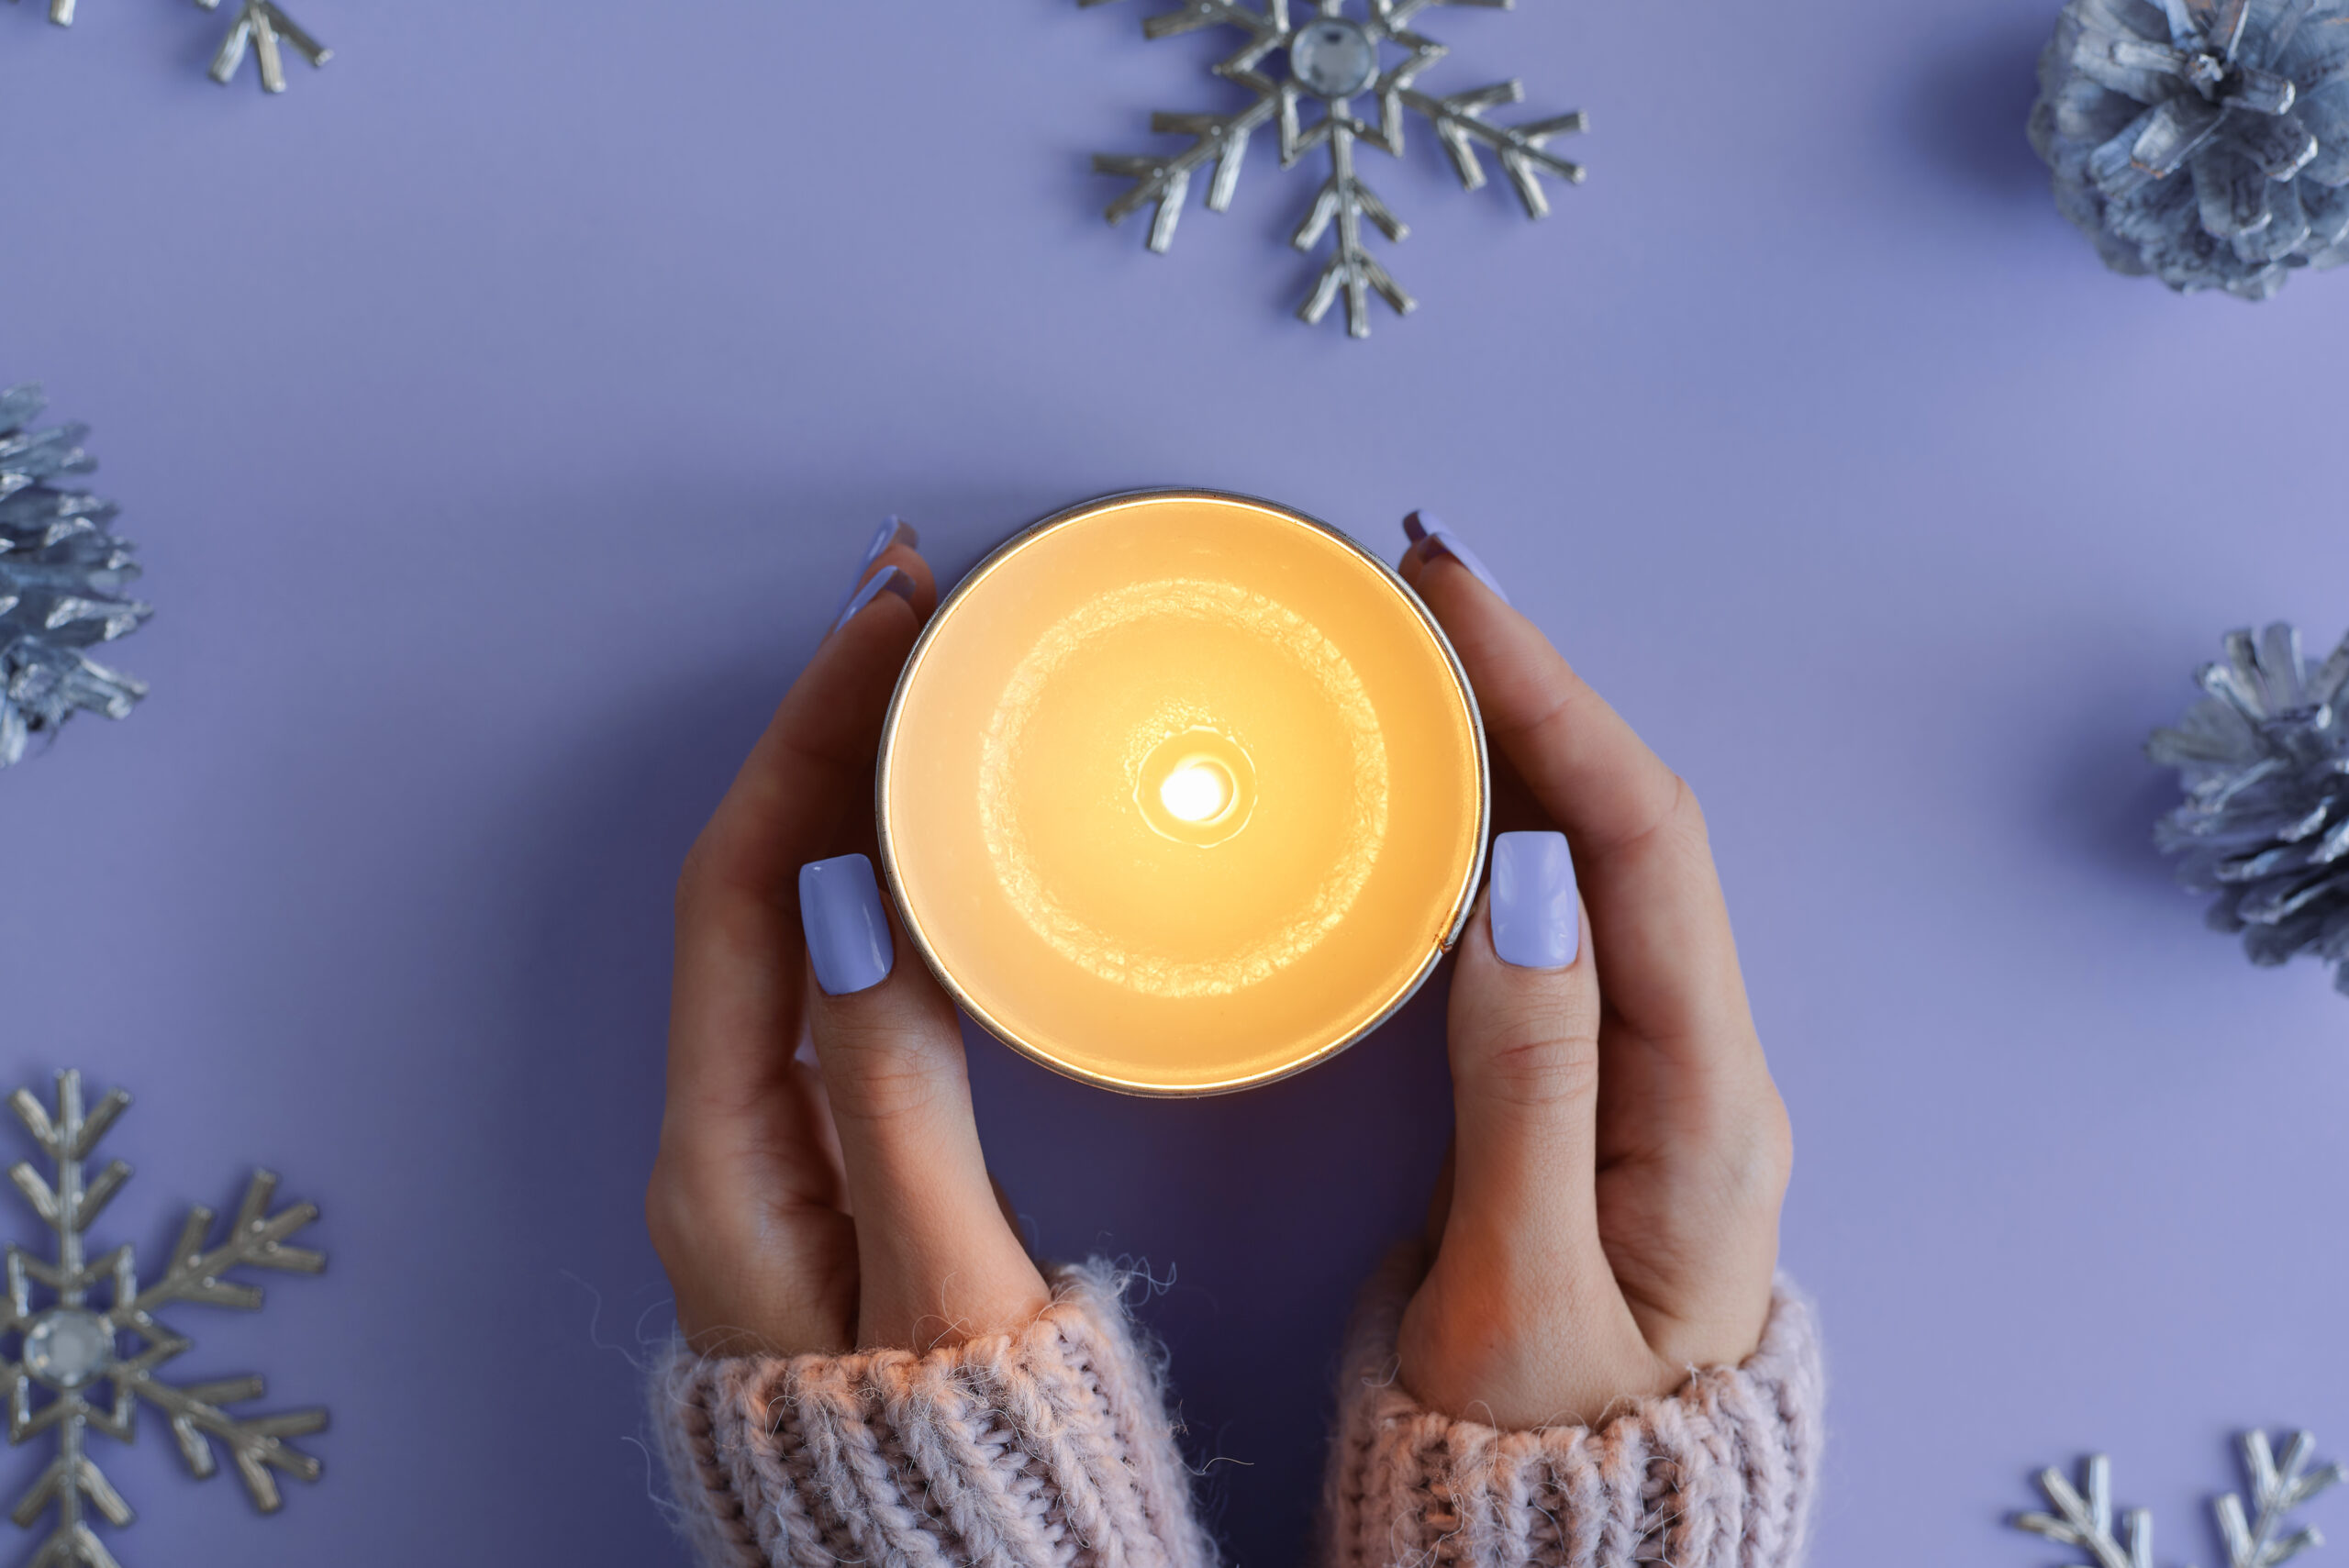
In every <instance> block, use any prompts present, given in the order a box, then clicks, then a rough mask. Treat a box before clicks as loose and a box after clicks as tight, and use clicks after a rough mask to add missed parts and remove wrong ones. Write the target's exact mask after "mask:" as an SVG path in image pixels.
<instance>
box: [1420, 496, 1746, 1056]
mask: <svg viewBox="0 0 2349 1568" xmlns="http://www.w3.org/2000/svg"><path fill="white" fill-rule="evenodd" d="M1413 516H1414V519H1415V522H1414V524H1413V525H1412V526H1413V527H1414V528H1416V529H1417V534H1418V537H1417V538H1416V539H1415V542H1414V544H1413V547H1412V549H1411V550H1410V552H1409V553H1408V555H1407V556H1406V557H1405V559H1404V576H1405V578H1406V580H1407V581H1408V582H1410V583H1411V584H1412V585H1413V586H1414V587H1415V588H1416V589H1417V590H1418V592H1419V596H1420V597H1421V598H1422V599H1423V600H1424V601H1425V602H1426V603H1427V606H1428V607H1429V608H1430V609H1431V611H1432V612H1434V614H1435V617H1436V618H1437V620H1438V621H1440V622H1441V623H1442V626H1443V628H1444V631H1445V633H1446V634H1447V635H1448V636H1449V637H1450V638H1451V639H1452V643H1453V648H1454V649H1455V650H1456V651H1458V653H1459V655H1460V662H1461V664H1462V666H1463V667H1464V669H1465V670H1466V671H1467V673H1468V678H1469V681H1470V683H1471V684H1473V685H1474V686H1475V693H1476V702H1477V706H1478V707H1479V708H1480V709H1481V711H1482V713H1483V716H1484V721H1485V728H1486V734H1487V735H1488V736H1489V737H1490V738H1491V739H1492V740H1493V742H1494V744H1495V745H1496V746H1497V748H1498V750H1499V751H1501V753H1502V754H1503V756H1504V757H1506V758H1507V760H1508V762H1509V763H1510V764H1511V765H1512V767H1513V768H1514V770H1515V772H1516V773H1517V774H1518V775H1519V776H1520V778H1521V779H1522V780H1523V782H1524V784H1525V786H1526V788H1527V790H1528V791H1529V792H1530V793H1531V795H1532V796H1533V798H1534V799H1535V800H1537V801H1538V802H1540V804H1541V806H1542V808H1543V809H1544V810H1545V811H1546V812H1547V813H1548V814H1549V816H1550V817H1551V818H1552V819H1553V821H1554V822H1555V823H1556V824H1557V826H1559V827H1560V828H1564V830H1565V832H1566V836H1567V838H1568V839H1570V840H1572V841H1573V844H1574V852H1575V860H1576V862H1577V863H1578V865H1579V868H1580V871H1581V878H1582V887H1583V892H1584V896H1585V897H1586V900H1587V901H1588V903H1589V906H1590V911H1591V917H1592V919H1593V921H1594V922H1596V924H1597V925H1598V929H1600V930H1602V931H1604V932H1605V933H1606V937H1607V959H1606V967H1605V972H1604V974H1603V980H1604V983H1605V989H1606V995H1607V1005H1608V1008H1609V1012H1610V1013H1611V1014H1613V1015H1615V1016H1618V1017H1620V1018H1622V1019H1623V1020H1624V1022H1625V1023H1626V1024H1628V1025H1629V1026H1630V1027H1631V1029H1632V1030H1633V1031H1634V1032H1635V1033H1636V1034H1638V1035H1640V1036H1641V1037H1642V1038H1643V1039H1644V1040H1648V1041H1649V1042H1651V1043H1653V1044H1656V1045H1659V1046H1662V1047H1664V1048H1665V1049H1667V1050H1672V1051H1677V1052H1679V1053H1680V1056H1681V1061H1680V1064H1681V1065H1683V1066H1686V1067H1688V1068H1690V1069H1692V1070H1698V1071H1702V1070H1706V1069H1709V1068H1721V1069H1726V1070H1734V1071H1738V1072H1750V1071H1751V1070H1752V1069H1753V1068H1755V1067H1758V1066H1759V1064H1760V1046H1759V1043H1758V1041H1756V1040H1754V1038H1753V1024H1752V1017H1751V1014H1750V1011H1749V1009H1748V1006H1747V1003H1746V997H1745V986H1744V981H1743V978H1742V976H1741V975H1740V973H1739V972H1738V965H1737V948H1736V943H1735V941H1734V940H1732V938H1731V932H1730V924H1729V912H1728V909H1727V907H1726V906H1725V905H1724V904H1723V902H1722V898H1721V892H1720V879H1719V878H1718V876H1717V875H1716V874H1715V873H1714V870H1713V861H1712V851H1711V849H1710V847H1709V844H1708V842H1707V840H1706V836H1705V826H1704V817H1703V815H1702V813H1701V812H1700V811H1699V810H1698V805H1697V800H1696V796H1695V795H1694V794H1693V793H1692V792H1691V791H1690V790H1689V789H1688V787H1687V784H1685V783H1683V782H1682V780H1681V779H1680V778H1679V777H1678V775H1676V774H1675V773H1673V771H1672V770H1671V769H1670V768H1667V767H1666V766H1664V762H1662V761H1661V760H1660V759H1658V758H1657V756H1656V755H1655V753H1654V752H1653V751H1650V750H1649V749H1648V747H1647V746H1646V744H1645V743H1644V742H1642V740H1640V738H1639V736H1638V735H1637V734H1636V733H1634V732H1633V730H1632V729H1631V726H1630V725H1628V724H1626V723H1625V722H1624V721H1623V719H1622V717H1621V716H1620V715H1619V714H1617V713H1616V712H1615V710H1614V709H1612V708H1610V707H1609V706H1607V704H1606V702H1605V701H1603V700H1602V699H1601V698H1600V697H1599V695H1598V693H1596V692H1594V691H1592V690H1591V688H1590V687H1589V686H1588V685H1587V684H1585V683H1584V682H1583V680H1582V679H1581V677H1579V676H1578V675H1576V674H1575V673H1574V671H1573V670H1572V669H1571V668H1569V667H1568V665H1567V663H1566V662H1565V661H1564V659H1562V658H1560V657H1559V656H1558V653H1557V651H1556V650H1555V649H1553V648H1552V647H1551V646H1550V643H1549V641H1548V639H1545V638H1544V637H1543V636H1542V632H1541V629H1540V628H1538V627H1536V626H1534V624H1533V623H1532V622H1531V621H1529V620H1527V619H1526V618H1525V617H1523V616H1521V615H1520V614H1519V613H1518V612H1517V611H1516V610H1515V609H1513V608H1511V607H1510V606H1509V605H1508V603H1507V602H1506V600H1504V599H1503V598H1502V597H1501V596H1500V595H1498V594H1497V592H1495V591H1493V589H1492V588H1491V587H1489V586H1488V585H1487V584H1490V583H1491V582H1492V577H1491V573H1489V572H1488V571H1486V570H1485V569H1484V567H1483V566H1482V563H1481V562H1475V557H1474V556H1473V555H1467V556H1466V559H1465V560H1464V559H1463V556H1464V554H1465V550H1464V546H1461V545H1460V544H1459V543H1458V541H1457V539H1456V538H1454V537H1453V536H1451V533H1450V530H1449V529H1447V528H1443V527H1442V525H1441V524H1436V523H1432V522H1431V521H1419V520H1418V519H1419V518H1420V517H1421V515H1420V514H1414V515H1413Z"/></svg>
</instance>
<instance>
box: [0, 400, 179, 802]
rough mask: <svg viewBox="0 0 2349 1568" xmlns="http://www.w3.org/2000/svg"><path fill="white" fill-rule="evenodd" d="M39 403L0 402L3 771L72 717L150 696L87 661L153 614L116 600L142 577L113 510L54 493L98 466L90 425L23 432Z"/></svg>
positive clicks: (79, 494)
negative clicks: (118, 533)
mask: <svg viewBox="0 0 2349 1568" xmlns="http://www.w3.org/2000/svg"><path fill="white" fill-rule="evenodd" d="M45 402H46V399H44V398H43V397H42V396H41V393H40V388H39V387H38V386H34V385H25V386H13V387H10V388H9V389H8V390H7V391H6V392H0V768H5V767H7V766H8V765H9V764H11V763H13V762H18V761H20V760H21V759H22V758H23V756H24V754H25V750H26V747H27V746H28V744H29V742H30V741H31V739H32V737H34V736H35V735H42V736H54V735H55V734H56V732H57V730H58V728H59V727H60V726H61V725H63V724H64V722H65V721H66V719H67V718H69V717H72V714H73V712H74V710H75V709H77V708H87V709H89V710H90V711H92V712H95V713H103V714H105V715H106V717H108V718H120V717H123V716H124V715H126V714H128V712H129V711H130V709H131V706H132V705H133V704H135V703H136V702H138V701H139V698H140V697H143V696H145V695H147V687H146V685H145V684H144V683H142V682H139V681H135V680H133V679H131V678H130V677H129V676H128V675H123V674H117V673H116V672H114V671H112V670H109V669H107V668H106V666H105V665H103V664H99V663H96V662H93V661H92V660H91V659H90V657H89V656H88V655H87V654H86V653H84V652H83V649H85V648H88V647H91V646H92V645H93V644H95V643H100V642H107V641H111V640H112V639H115V638H117V637H120V636H122V635H124V634H125V633H127V632H130V631H134V630H136V629H137V628H138V626H139V622H140V621H142V620H145V619H146V618H147V617H148V615H149V614H150V610H149V609H148V607H147V606H145V605H142V604H139V603H138V602H137V601H135V600H132V599H129V598H127V597H125V596H124V595H123V589H124V588H125V587H126V586H127V585H128V584H129V582H130V580H131V579H132V578H134V577H136V576H138V575H139V568H138V566H137V565H136V564H134V563H133V562H132V561H131V559H130V549H131V547H130V546H129V545H128V543H126V542H125V541H123V540H121V539H117V538H115V537H114V536H113V535H112V534H110V533H108V532H107V531H106V525H107V524H108V523H110V522H112V521H113V520H114V516H115V513H116V511H117V507H116V506H115V504H114V503H113V502H111V501H101V500H100V499H98V497H96V496H95V495H91V494H90V493H89V492H88V491H86V490H75V489H71V488H68V487H67V486H66V485H64V484H60V483H58V482H59V481H60V480H61V479H65V478H67V477H68V476H70V475H72V474H77V473H89V472H90V471H91V470H92V469H94V468H95V467H96V466H97V462H96V461H95V459H93V458H92V457H91V456H90V454H89V453H87V452H85V451H83V450H82V438H83V436H86V435H88V434H89V427H87V426H86V425H58V426H52V427H50V428H48V429H44V430H35V429H29V428H27V427H28V426H29V425H30V424H31V422H32V420H33V417H35V416H36V415H38V414H39V412H40V411H41V408H42V406H43V404H44V403H45Z"/></svg>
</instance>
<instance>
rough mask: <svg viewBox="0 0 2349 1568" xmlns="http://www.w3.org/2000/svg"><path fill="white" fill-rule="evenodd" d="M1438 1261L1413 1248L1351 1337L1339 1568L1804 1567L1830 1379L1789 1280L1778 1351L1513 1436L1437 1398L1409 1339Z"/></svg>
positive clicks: (1331, 1498) (1781, 1302) (1386, 1273)
mask: <svg viewBox="0 0 2349 1568" xmlns="http://www.w3.org/2000/svg"><path fill="white" fill-rule="evenodd" d="M1423 1272H1424V1269H1423V1262H1422V1259H1421V1256H1420V1254H1419V1249H1417V1248H1412V1249H1408V1250H1407V1251H1403V1252H1398V1253H1397V1254H1396V1255H1395V1256H1394V1257H1393V1258H1391V1259H1389V1260H1388V1262H1387V1264H1386V1267H1385V1268H1383V1269H1382V1270H1381V1271H1380V1273H1379V1274H1378V1276H1377V1277H1376V1278H1375V1279H1374V1280H1373V1281H1372V1283H1371V1284H1370V1285H1369V1287H1368V1288H1367V1289H1366V1290H1365V1291H1364V1297H1363V1302H1362V1306H1361V1307H1360V1309H1359V1310H1358V1311H1357V1313H1356V1315H1355V1320H1354V1324H1353V1329H1352V1330H1351V1332H1350V1334H1349V1336H1348V1342H1347V1347H1346V1357H1345V1362H1344V1367H1345V1371H1344V1374H1343V1382H1342V1383H1341V1386H1340V1389H1339V1396H1338V1398H1339V1410H1338V1434H1337V1440H1336V1442H1335V1443H1334V1444H1333V1445H1332V1449H1331V1452H1330V1476H1329V1485H1328V1490H1327V1493H1326V1496H1324V1499H1323V1503H1324V1509H1325V1513H1326V1516H1327V1517H1326V1519H1325V1521H1324V1528H1325V1529H1327V1531H1328V1537H1327V1540H1326V1546H1327V1551H1326V1553H1325V1555H1326V1557H1327V1560H1328V1561H1327V1563H1326V1568H1452V1565H1457V1568H1632V1565H1633V1564H1635V1563H1643V1562H1669V1563H1673V1564H1675V1568H1793V1564H1795V1563H1797V1562H1799V1561H1800V1560H1801V1557H1802V1549H1803V1537H1804V1533H1805V1529H1806V1526H1807V1524H1808V1522H1809V1511H1810V1498H1811V1492H1812V1490H1813V1488H1814V1487H1815V1485H1817V1480H1818V1474H1819V1452H1820V1407H1821V1404H1822V1402H1823V1398H1824V1380H1823V1378H1822V1376H1821V1373H1820V1357H1819V1345H1818V1340H1817V1338H1816V1334H1815V1331H1814V1329H1813V1326H1812V1322H1811V1314H1810V1309H1809V1307H1808V1306H1806V1305H1805V1304H1804V1302H1803V1301H1802V1299H1801V1298H1800V1297H1799V1296H1796V1295H1795V1294H1794V1292H1793V1289H1792V1287H1791V1286H1789V1285H1788V1284H1787V1282H1786V1281H1785V1280H1784V1279H1781V1280H1780V1281H1779V1282H1778V1285H1777V1288H1776V1292H1775V1293H1774V1295H1773V1298H1772V1301H1771V1306H1770V1318H1769V1322H1768V1324H1767V1326H1766V1327H1765V1329H1763V1334H1762V1344H1761V1348H1760V1349H1758V1350H1756V1351H1754V1352H1753V1355H1751V1356H1750V1357H1748V1358H1747V1359H1746V1360H1745V1362H1743V1363H1742V1364H1741V1365H1738V1366H1733V1367H1709V1368H1706V1369H1704V1370H1701V1371H1698V1372H1694V1373H1691V1374H1690V1376H1689V1379H1688V1381H1687V1383H1686V1384H1684V1385H1682V1386H1681V1388H1680V1390H1679V1392H1677V1393H1675V1394H1674V1395H1671V1396H1668V1397H1665V1398H1661V1399H1644V1400H1641V1401H1638V1402H1637V1403H1634V1404H1631V1405H1628V1406H1626V1407H1622V1408H1621V1409H1620V1410H1619V1411H1618V1412H1617V1413H1616V1414H1615V1415H1613V1416H1612V1417H1610V1418H1608V1419H1607V1420H1605V1421H1602V1422H1600V1423H1599V1424H1598V1426H1596V1427H1550V1428H1544V1429H1540V1430H1537V1431H1523V1432H1505V1431H1501V1430H1498V1429H1496V1428H1492V1427H1487V1426H1483V1425H1480V1424H1478V1423H1476V1422H1475V1421H1466V1420H1454V1419H1453V1418H1450V1417H1446V1416H1439V1415H1437V1414H1436V1413H1435V1412H1433V1411H1431V1410H1429V1409H1427V1408H1426V1407H1423V1406H1421V1405H1420V1404H1419V1402H1418V1401H1417V1400H1415V1399H1413V1398H1412V1397H1411V1396H1410V1395H1409V1394H1408V1393H1406V1392H1405V1391H1404V1390H1403V1389H1402V1387H1400V1386H1399V1385H1397V1381H1396V1375H1395V1373H1396V1364H1395V1336H1396V1330H1397V1328H1398V1326H1399V1325H1400V1324H1401V1322H1402V1318H1403V1307H1404V1306H1405V1304H1406V1303H1407V1302H1408V1300H1409V1299H1410V1294H1411V1291H1412V1289H1413V1288H1414V1287H1415V1286H1416V1285H1417V1284H1418V1283H1419V1277H1420V1275H1421V1273H1423Z"/></svg>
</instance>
